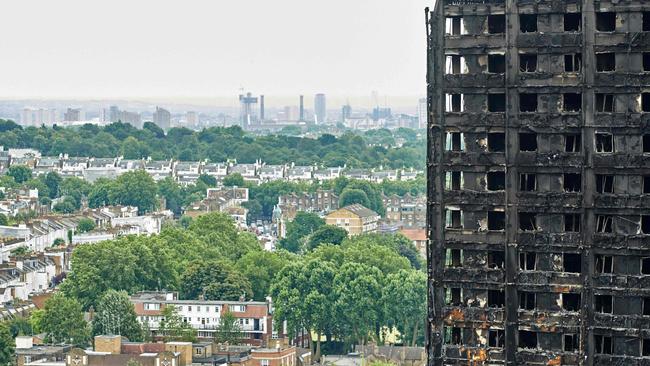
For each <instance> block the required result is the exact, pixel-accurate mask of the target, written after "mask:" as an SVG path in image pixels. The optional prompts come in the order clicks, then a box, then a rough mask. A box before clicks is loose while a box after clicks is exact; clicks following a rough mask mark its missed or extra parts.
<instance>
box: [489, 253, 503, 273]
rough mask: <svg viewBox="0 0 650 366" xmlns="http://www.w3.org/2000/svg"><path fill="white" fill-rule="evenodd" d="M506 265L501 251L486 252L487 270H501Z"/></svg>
mask: <svg viewBox="0 0 650 366" xmlns="http://www.w3.org/2000/svg"><path fill="white" fill-rule="evenodd" d="M505 265H506V254H505V252H504V251H503V250H490V251H488V268H492V269H503V268H505Z"/></svg>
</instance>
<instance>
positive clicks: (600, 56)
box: [596, 52, 616, 72]
mask: <svg viewBox="0 0 650 366" xmlns="http://www.w3.org/2000/svg"><path fill="white" fill-rule="evenodd" d="M615 70H616V54H615V53H614V52H607V53H597V54H596V71H598V72H608V71H615Z"/></svg>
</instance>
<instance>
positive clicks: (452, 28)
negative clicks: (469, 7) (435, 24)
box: [445, 17, 467, 36]
mask: <svg viewBox="0 0 650 366" xmlns="http://www.w3.org/2000/svg"><path fill="white" fill-rule="evenodd" d="M445 33H446V34H450V35H453V36H459V35H461V34H467V33H466V31H465V24H464V22H463V17H446V18H445Z"/></svg>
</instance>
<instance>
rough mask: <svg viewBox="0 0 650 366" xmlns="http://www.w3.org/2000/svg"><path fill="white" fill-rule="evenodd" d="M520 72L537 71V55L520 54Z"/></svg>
mask: <svg viewBox="0 0 650 366" xmlns="http://www.w3.org/2000/svg"><path fill="white" fill-rule="evenodd" d="M519 71H521V72H535V71H537V55H536V54H534V53H522V54H519Z"/></svg>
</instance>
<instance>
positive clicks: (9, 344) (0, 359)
mask: <svg viewBox="0 0 650 366" xmlns="http://www.w3.org/2000/svg"><path fill="white" fill-rule="evenodd" d="M15 348H16V343H15V342H14V337H12V336H11V331H10V329H9V324H8V323H7V322H1V323H0V364H2V365H11V364H13V362H14V350H15Z"/></svg>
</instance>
